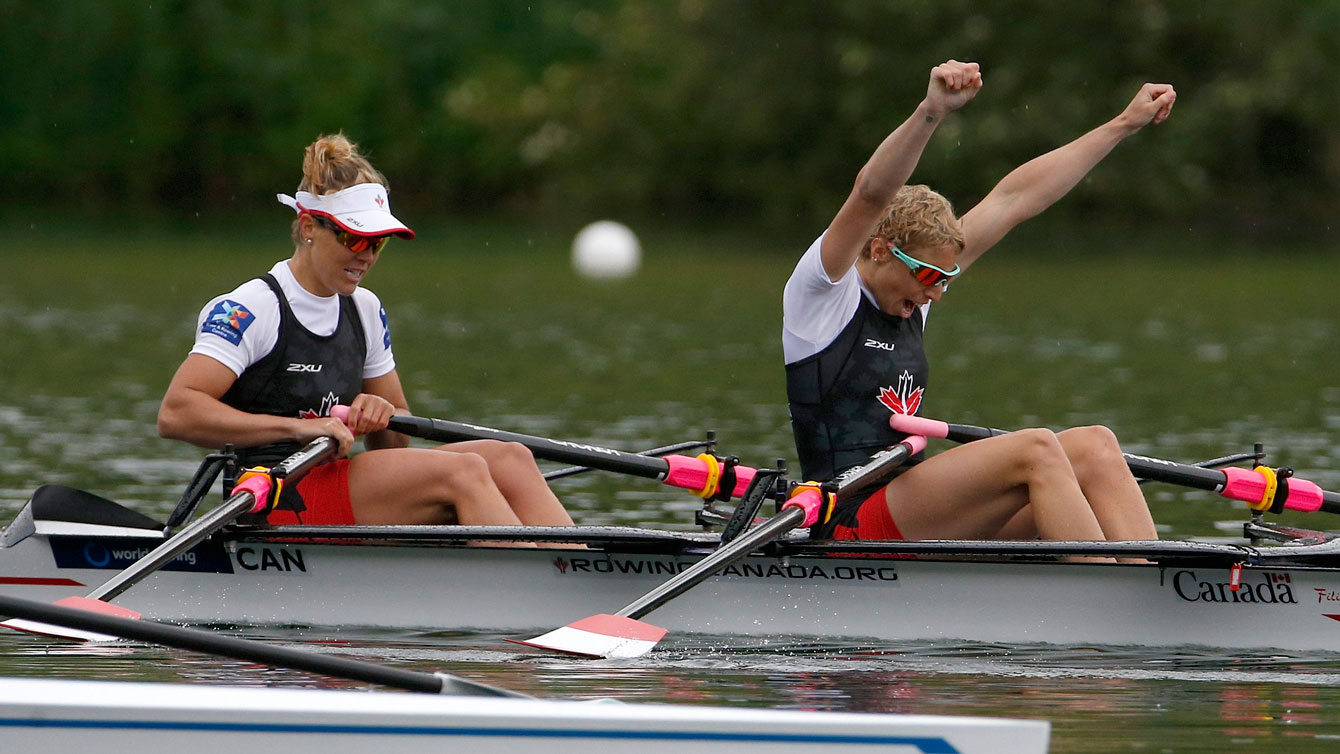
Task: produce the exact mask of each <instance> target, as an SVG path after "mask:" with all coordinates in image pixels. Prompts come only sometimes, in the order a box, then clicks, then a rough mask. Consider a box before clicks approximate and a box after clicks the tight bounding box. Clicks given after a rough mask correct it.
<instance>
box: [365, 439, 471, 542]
mask: <svg viewBox="0 0 1340 754" xmlns="http://www.w3.org/2000/svg"><path fill="white" fill-rule="evenodd" d="M446 460H448V459H445V458H443V457H442V454H441V453H439V452H437V451H436V450H430V449H424V448H390V449H386V450H370V451H368V452H366V453H359V454H358V455H356V456H354V457H353V458H352V459H350V462H349V502H350V505H351V506H352V507H353V510H354V519H355V520H356V521H357V522H358V523H360V524H373V523H385V522H395V523H441V516H442V513H441V511H442V503H443V501H442V500H441V499H440V492H439V489H440V485H438V484H437V483H436V482H437V479H438V478H439V476H440V474H441V469H440V466H439V464H441V463H443V462H444V461H446Z"/></svg>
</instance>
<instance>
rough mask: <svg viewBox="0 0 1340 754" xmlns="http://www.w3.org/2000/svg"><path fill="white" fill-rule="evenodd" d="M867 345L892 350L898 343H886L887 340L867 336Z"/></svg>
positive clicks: (867, 346)
mask: <svg viewBox="0 0 1340 754" xmlns="http://www.w3.org/2000/svg"><path fill="white" fill-rule="evenodd" d="M865 347H866V348H878V349H879V350H881V351H892V350H894V348H896V344H894V343H885V342H883V341H879V340H875V339H874V338H866V339H865Z"/></svg>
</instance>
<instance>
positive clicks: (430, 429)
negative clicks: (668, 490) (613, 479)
mask: <svg viewBox="0 0 1340 754" xmlns="http://www.w3.org/2000/svg"><path fill="white" fill-rule="evenodd" d="M387 428H388V429H390V430H392V431H394V432H399V433H401V434H403V435H409V436H411V437H417V438H419V439H422V440H432V441H433V442H464V441H467V440H500V441H502V442H515V443H519V444H521V445H525V446H526V447H527V448H529V449H530V451H531V452H532V453H534V454H535V457H536V458H541V459H544V460H546V461H557V462H558V463H571V464H579V465H582V466H591V467H593V468H599V469H604V470H606V471H614V472H617V473H621V474H631V475H632V476H640V477H646V478H648V479H662V478H664V477H665V475H666V472H668V471H669V469H670V464H669V462H668V461H666V460H664V459H662V458H652V457H649V456H640V455H638V454H636V453H627V452H625V451H622V450H614V449H613V448H602V447H600V446H598V445H587V444H585V443H577V442H568V441H566V440H551V439H549V438H547V437H536V436H535V435H525V434H521V433H519V432H507V431H505V430H501V429H493V428H492V427H480V426H476V425H474V424H463V423H461V422H453V421H447V420H445V419H430V418H426V417H419V416H394V417H392V418H391V422H390V424H389V425H388V427H387Z"/></svg>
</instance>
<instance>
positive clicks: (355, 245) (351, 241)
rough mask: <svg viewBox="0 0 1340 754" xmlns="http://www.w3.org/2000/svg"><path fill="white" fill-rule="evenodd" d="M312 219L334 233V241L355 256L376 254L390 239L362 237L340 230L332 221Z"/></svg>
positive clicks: (316, 216)
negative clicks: (365, 253)
mask: <svg viewBox="0 0 1340 754" xmlns="http://www.w3.org/2000/svg"><path fill="white" fill-rule="evenodd" d="M312 217H313V219H315V220H316V222H317V224H318V225H320V226H321V227H323V228H325V229H326V230H328V231H330V232H331V233H334V234H335V240H336V241H339V242H340V245H341V246H343V247H344V248H346V249H348V250H349V251H352V252H354V253H355V254H362V253H363V252H365V251H371V252H372V253H373V254H376V253H377V252H379V251H381V250H382V247H383V246H385V245H386V242H387V241H389V240H390V239H391V237H390V236H389V235H387V236H362V235H359V234H357V233H352V232H350V231H347V230H345V229H344V228H341V227H340V226H339V225H336V224H335V222H334V221H333V220H327V219H326V218H324V217H320V216H318V215H313V216H312Z"/></svg>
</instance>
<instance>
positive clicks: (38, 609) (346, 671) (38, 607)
mask: <svg viewBox="0 0 1340 754" xmlns="http://www.w3.org/2000/svg"><path fill="white" fill-rule="evenodd" d="M0 613H3V614H5V615H11V616H14V617H16V618H24V619H27V620H33V621H41V622H43V623H49V624H52V625H57V626H65V627H68V628H78V629H82V630H85V631H94V632H97V633H101V634H108V635H111V636H120V637H122V638H126V639H134V640H136V641H144V642H149V643H152V644H162V645H164V646H168V647H175V648H177V649H185V650H190V651H192V652H203V653H206V654H212V655H221V656H224V657H232V658H234V659H238V660H245V661H247V662H258V663H262V664H265V665H273V666H276V667H287V668H294V669H296V670H304V671H307V672H310V673H319V674H321V675H327V676H333V677H336V678H350V679H353V680H357V681H366V682H367V683H376V684H379V685H382V686H391V687H393V688H399V689H406V690H408V691H418V692H422V693H428V694H442V693H470V694H479V695H487V696H523V695H522V694H517V693H515V692H511V691H506V690H503V689H497V688H494V687H492V686H486V685H483V684H476V683H473V682H471V681H466V680H464V679H460V678H454V677H452V676H449V675H445V674H434V673H421V672H418V671H413V670H402V669H399V668H388V667H384V666H382V665H375V664H373V663H370V662H361V661H358V660H351V659H348V658H345V657H332V656H329V655H321V654H314V653H311V652H303V651H298V650H295V649H287V648H285V647H278V646H274V645H271V644H263V643H261V642H255V641H248V640H246V639H238V638H234V637H231V636H221V635H219V634H215V633H212V632H209V631H202V630H198V629H189V628H181V627H179V626H169V625H165V624H162V623H154V622H152V621H140V620H127V619H125V618H119V617H116V616H113V615H103V614H101V613H91V612H87V611H84V610H71V609H69V608H66V607H60V606H58V605H48V604H45V603H42V602H33V601H31V600H25V599H19V598H17V597H6V596H2V595H0Z"/></svg>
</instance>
